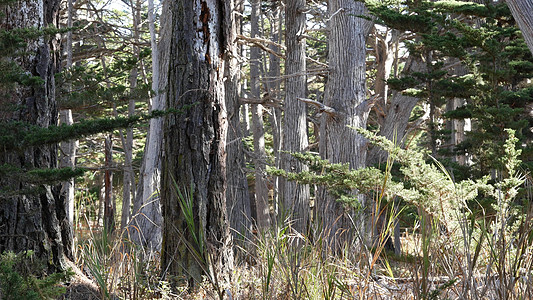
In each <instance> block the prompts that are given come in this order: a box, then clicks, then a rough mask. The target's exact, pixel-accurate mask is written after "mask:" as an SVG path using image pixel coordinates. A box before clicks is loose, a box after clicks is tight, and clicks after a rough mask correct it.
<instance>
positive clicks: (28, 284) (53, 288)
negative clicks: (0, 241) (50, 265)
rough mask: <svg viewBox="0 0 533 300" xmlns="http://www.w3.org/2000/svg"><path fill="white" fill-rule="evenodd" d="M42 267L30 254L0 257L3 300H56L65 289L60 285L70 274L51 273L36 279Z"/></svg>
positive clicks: (8, 253)
mask: <svg viewBox="0 0 533 300" xmlns="http://www.w3.org/2000/svg"><path fill="white" fill-rule="evenodd" d="M41 272H42V266H41V265H40V264H39V263H37V262H35V259H34V257H33V253H32V252H30V251H29V252H26V253H20V254H14V253H12V252H5V253H4V254H2V255H0V296H1V298H2V299H5V300H33V299H35V300H46V299H56V298H57V297H58V296H60V295H62V294H64V293H65V291H66V289H65V288H64V287H62V286H60V283H62V282H64V281H66V280H68V278H69V277H70V276H72V275H73V273H72V272H70V271H68V272H62V273H53V274H50V275H48V276H42V277H41V278H38V277H36V274H40V273H41Z"/></svg>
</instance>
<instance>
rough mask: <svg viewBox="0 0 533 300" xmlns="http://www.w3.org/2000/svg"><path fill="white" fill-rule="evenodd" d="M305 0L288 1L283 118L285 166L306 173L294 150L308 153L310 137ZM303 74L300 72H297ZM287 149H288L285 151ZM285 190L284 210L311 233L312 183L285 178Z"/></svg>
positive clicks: (294, 225) (299, 227)
mask: <svg viewBox="0 0 533 300" xmlns="http://www.w3.org/2000/svg"><path fill="white" fill-rule="evenodd" d="M304 11H305V0H294V1H288V2H287V5H286V11H285V24H286V32H285V41H286V46H287V58H286V62H285V75H286V76H287V80H286V82H285V104H284V117H283V144H282V150H283V152H282V153H281V167H282V169H283V170H285V171H287V172H302V171H306V170H307V169H308V168H307V166H305V165H304V164H303V163H301V162H300V161H298V160H297V159H295V158H294V157H293V156H292V155H291V154H290V153H294V152H304V151H305V150H306V148H307V146H308V144H309V142H308V139H307V114H306V107H305V103H304V102H301V101H298V98H305V96H306V90H307V84H306V75H305V71H306V63H305V42H306V40H305V38H304V36H303V35H304V34H305V28H306V15H305V12H304ZM296 74H300V75H296ZM285 151H286V152H285ZM281 193H282V199H283V205H284V209H285V210H286V211H287V215H288V216H289V217H290V221H291V224H292V228H294V229H295V230H296V231H298V232H300V233H304V234H305V233H307V223H308V220H309V197H310V195H309V185H303V184H298V183H296V182H294V181H288V180H286V179H281Z"/></svg>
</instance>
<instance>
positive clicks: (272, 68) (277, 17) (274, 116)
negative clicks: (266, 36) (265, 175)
mask: <svg viewBox="0 0 533 300" xmlns="http://www.w3.org/2000/svg"><path fill="white" fill-rule="evenodd" d="M271 11H272V15H271V17H270V27H271V28H270V38H271V40H272V41H274V42H276V43H278V44H281V30H282V22H281V5H280V2H279V1H272V3H271ZM269 48H270V49H271V50H272V51H274V52H280V50H281V49H279V47H278V46H277V45H274V44H270V45H269ZM268 58H269V64H268V65H269V66H268V80H267V82H268V91H269V93H270V96H271V97H273V98H274V99H281V97H282V96H281V84H280V76H281V62H280V58H279V57H277V56H276V55H274V54H269V57H268ZM269 121H270V126H271V128H272V147H273V154H274V158H275V166H276V168H279V167H280V150H281V108H280V107H278V106H272V107H271V108H270V115H269ZM279 180H280V178H274V182H273V187H272V189H273V201H272V202H273V204H274V214H273V216H277V213H278V209H277V208H278V202H279V194H280V189H279Z"/></svg>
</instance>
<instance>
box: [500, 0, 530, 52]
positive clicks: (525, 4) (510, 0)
mask: <svg viewBox="0 0 533 300" xmlns="http://www.w3.org/2000/svg"><path fill="white" fill-rule="evenodd" d="M506 2H507V6H509V9H510V10H511V13H512V14H513V17H514V19H515V21H516V23H517V24H518V28H520V30H521V31H522V35H523V36H524V40H525V41H526V44H527V46H528V47H529V51H531V53H533V2H532V1H531V0H506Z"/></svg>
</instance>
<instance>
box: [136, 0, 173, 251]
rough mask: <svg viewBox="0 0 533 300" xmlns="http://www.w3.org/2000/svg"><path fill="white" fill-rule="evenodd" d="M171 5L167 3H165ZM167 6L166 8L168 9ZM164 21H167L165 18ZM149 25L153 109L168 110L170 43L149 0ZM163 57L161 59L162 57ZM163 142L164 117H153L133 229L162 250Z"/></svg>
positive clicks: (141, 241)
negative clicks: (157, 25) (166, 73)
mask: <svg viewBox="0 0 533 300" xmlns="http://www.w3.org/2000/svg"><path fill="white" fill-rule="evenodd" d="M165 5H167V3H165ZM165 8H167V6H165V7H164V9H165ZM164 21H167V19H165V20H164ZM170 25H171V24H170V23H169V22H167V23H163V22H162V24H161V35H162V36H163V35H169V34H170V32H169V31H170V30H171V28H170ZM148 27H149V30H150V45H151V47H152V91H153V92H154V93H155V94H154V95H153V97H152V98H151V99H150V110H164V109H165V108H166V106H165V102H164V101H165V95H166V94H165V89H166V85H167V82H168V79H167V78H166V76H161V73H160V72H159V70H160V69H168V64H169V50H170V48H169V47H170V43H169V41H168V39H167V38H166V37H165V39H161V44H160V45H158V44H157V39H156V32H155V24H154V3H153V0H148ZM160 57H161V59H159V58H160ZM162 143H163V120H162V118H154V119H150V125H149V129H148V134H147V136H146V144H145V147H144V157H143V165H142V166H141V176H140V179H139V190H138V191H137V195H136V197H135V203H134V205H133V212H134V214H135V215H134V220H133V222H132V224H133V225H134V228H132V229H131V230H130V234H131V233H132V239H133V241H134V242H135V243H136V244H138V245H141V246H143V247H145V248H148V249H152V250H155V251H159V250H160V249H161V242H162V233H161V225H162V218H163V217H162V215H161V203H160V197H159V188H160V182H161V155H162V153H161V144H162Z"/></svg>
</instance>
